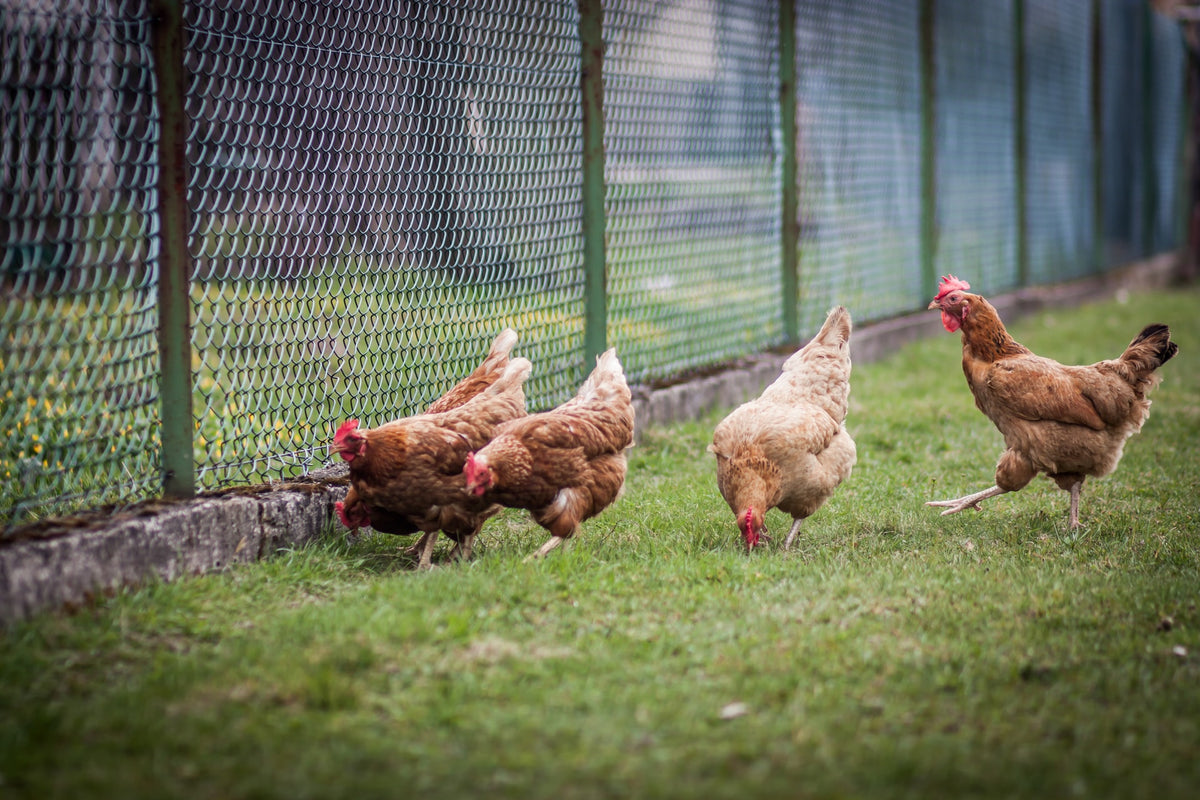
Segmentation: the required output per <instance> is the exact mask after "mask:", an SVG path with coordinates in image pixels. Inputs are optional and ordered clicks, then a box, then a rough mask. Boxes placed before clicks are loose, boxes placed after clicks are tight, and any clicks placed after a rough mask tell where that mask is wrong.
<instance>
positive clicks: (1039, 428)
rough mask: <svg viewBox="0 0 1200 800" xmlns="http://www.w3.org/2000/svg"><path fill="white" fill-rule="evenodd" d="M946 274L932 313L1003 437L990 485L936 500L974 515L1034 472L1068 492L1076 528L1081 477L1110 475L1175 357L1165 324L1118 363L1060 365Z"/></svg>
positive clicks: (1147, 332)
mask: <svg viewBox="0 0 1200 800" xmlns="http://www.w3.org/2000/svg"><path fill="white" fill-rule="evenodd" d="M970 288H971V287H970V285H969V284H968V283H967V282H966V281H963V280H959V279H958V278H956V277H954V276H953V275H947V276H946V277H944V278H942V282H941V286H940V287H939V290H938V293H937V296H936V297H935V298H934V299H933V302H931V303H930V304H929V308H930V309H937V310H939V311H941V313H942V325H943V326H944V327H945V328H946V330H947V331H950V332H951V333H954V332H955V331H957V330H960V329H961V330H962V343H963V361H962V365H963V372H964V373H965V374H966V376H967V385H968V386H969V387H970V388H971V393H972V394H973V395H974V396H975V405H976V406H977V407H978V408H979V410H980V411H982V412H983V413H984V414H986V415H987V417H988V418H989V419H990V420H991V421H992V422H993V423H994V424H995V425H996V427H997V428H998V429H999V430H1000V433H1002V434H1003V435H1004V443H1005V446H1006V447H1007V449H1006V450H1005V451H1004V453H1003V454H1002V455H1001V456H1000V462H999V463H998V464H997V465H996V485H995V486H993V487H992V488H990V489H984V490H983V491H981V492H976V493H974V494H969V495H966V496H965V497H960V498H958V499H956V500H935V501H932V502H930V503H928V505H931V506H938V507H943V508H945V509H946V510H945V511H943V512H942V515H943V516H944V515H946V514H954V513H957V512H959V511H962V510H964V509H967V508H973V509H975V510H977V511H978V510H980V506H979V503H980V501H982V500H986V499H987V498H989V497H995V496H996V495H999V494H1004V493H1005V492H1015V491H1017V490H1019V489H1022V488H1024V487H1025V486H1026V485H1027V484H1028V483H1029V482H1030V481H1031V480H1033V477H1034V476H1035V475H1037V474H1038V473H1039V472H1044V473H1046V475H1047V476H1048V477H1049V478H1050V479H1051V480H1053V481H1054V482H1055V483H1056V484H1058V486H1059V488H1060V489H1064V490H1066V491H1068V492H1070V494H1071V510H1070V526H1071V528H1078V527H1079V495H1080V492H1081V490H1082V488H1083V482H1084V479H1085V478H1086V477H1087V476H1088V475H1092V476H1094V477H1097V478H1100V477H1103V476H1105V475H1108V474H1109V473H1111V472H1112V471H1113V470H1114V469H1116V467H1117V463H1118V462H1119V461H1120V460H1121V453H1122V451H1123V450H1124V448H1125V442H1126V440H1128V439H1129V437H1130V436H1132V435H1133V434H1135V433H1137V432H1138V431H1139V430H1141V428H1142V424H1143V423H1144V422H1145V421H1146V418H1147V417H1148V416H1149V414H1150V401H1149V400H1147V399H1146V393H1147V392H1148V391H1150V389H1152V388H1153V387H1154V386H1156V385H1157V384H1158V382H1159V380H1161V378H1160V376H1159V375H1157V374H1156V373H1155V370H1157V369H1158V368H1159V367H1160V366H1162V365H1163V364H1165V363H1166V362H1167V361H1169V360H1170V359H1171V357H1172V356H1174V355H1175V353H1176V352H1178V349H1179V348H1178V347H1177V346H1176V344H1175V343H1174V342H1172V341H1171V331H1170V329H1169V328H1168V327H1167V326H1166V325H1160V324H1155V325H1148V326H1146V327H1145V328H1143V329H1142V332H1141V333H1139V334H1138V335H1137V336H1136V337H1134V339H1133V341H1132V342H1130V343H1129V346H1128V347H1127V348H1125V352H1124V353H1122V354H1121V356H1120V357H1119V358H1115V359H1112V360H1109V361H1100V362H1097V363H1095V364H1091V365H1089V366H1064V365H1063V364H1059V363H1058V362H1057V361H1053V360H1051V359H1049V358H1043V357H1042V356H1038V355H1034V354H1033V353H1032V352H1031V351H1030V350H1029V349H1028V348H1026V347H1024V346H1023V345H1021V344H1018V343H1017V342H1016V341H1015V340H1014V339H1013V338H1012V337H1011V336H1009V335H1008V331H1007V330H1005V328H1004V323H1002V322H1001V321H1000V316H999V314H997V313H996V309H995V308H994V307H993V306H992V304H991V303H989V302H988V301H987V300H985V299H984V298H983V297H981V296H979V295H977V294H971V293H969V292H968V291H967V290H968V289H970Z"/></svg>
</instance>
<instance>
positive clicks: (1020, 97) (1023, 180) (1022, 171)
mask: <svg viewBox="0 0 1200 800" xmlns="http://www.w3.org/2000/svg"><path fill="white" fill-rule="evenodd" d="M1012 34H1013V61H1014V64H1013V67H1014V69H1013V73H1014V74H1013V83H1014V84H1015V89H1016V102H1015V103H1014V104H1013V105H1014V108H1013V135H1014V136H1015V141H1016V144H1015V147H1014V150H1015V151H1016V152H1015V153H1014V159H1015V161H1016V163H1015V164H1014V169H1016V175H1015V176H1014V177H1015V182H1016V212H1017V231H1016V235H1017V285H1018V286H1028V285H1029V218H1028V204H1027V202H1026V198H1025V188H1026V186H1027V175H1028V173H1027V169H1028V167H1029V132H1028V130H1027V129H1028V125H1026V115H1027V112H1028V107H1029V95H1028V93H1027V92H1026V90H1025V0H1014V2H1013V32H1012Z"/></svg>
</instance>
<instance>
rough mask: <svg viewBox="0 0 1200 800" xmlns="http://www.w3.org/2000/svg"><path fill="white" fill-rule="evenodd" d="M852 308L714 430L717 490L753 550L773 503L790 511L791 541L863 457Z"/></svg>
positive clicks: (834, 317)
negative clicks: (852, 411)
mask: <svg viewBox="0 0 1200 800" xmlns="http://www.w3.org/2000/svg"><path fill="white" fill-rule="evenodd" d="M850 330H851V321H850V312H848V311H847V310H846V309H845V308H843V307H841V306H838V307H837V308H834V309H833V310H831V311H830V312H829V315H828V316H827V317H826V319H825V324H824V325H823V326H822V327H821V330H820V332H819V333H818V334H817V335H816V336H815V337H813V339H812V340H811V341H810V342H809V343H808V344H806V345H805V346H804V347H803V348H801V349H800V350H799V351H797V352H796V353H795V354H793V355H792V356H791V357H790V358H788V360H787V361H786V362H784V365H783V373H782V374H781V375H780V376H779V377H778V378H777V379H776V380H775V382H774V383H772V384H771V385H770V386H768V387H767V388H766V390H764V391H763V393H762V395H761V396H759V397H758V398H757V399H756V400H751V401H750V402H748V403H744V404H743V405H741V406H739V407H738V408H737V409H735V410H734V411H733V412H732V413H731V414H730V415H729V416H727V417H726V418H725V419H724V420H722V421H721V423H720V424H719V425H718V426H717V428H716V430H715V431H714V432H713V443H712V445H710V446H709V448H708V449H709V451H710V452H712V453H713V454H714V455H715V456H716V458H717V488H718V489H719V490H720V492H721V496H722V497H724V498H725V502H727V503H728V504H729V507H730V508H731V509H732V510H733V513H734V515H735V516H736V517H737V523H738V528H739V529H740V530H741V532H742V537H743V539H744V540H745V542H746V547H747V549H753V548H754V547H755V546H756V545H757V544H758V543H759V539H760V537H762V536H763V535H764V534H765V533H766V525H765V523H764V521H763V518H764V516H765V515H766V512H767V511H768V510H770V509H772V508H779V509H780V510H781V511H783V512H785V513H787V514H790V515H791V516H792V519H793V524H792V529H791V531H790V532H789V534H788V538H787V541H786V542H785V547H788V546H790V545H791V542H792V540H793V539H794V538H795V536H796V533H797V532H798V531H799V529H800V523H801V522H802V521H803V520H804V519H805V518H806V517H808V516H809V515H811V514H812V513H813V512H815V511H816V510H817V509H818V508H820V507H821V506H822V505H823V504H824V503H825V501H826V500H828V499H829V497H830V496H831V495H832V494H833V492H834V490H835V489H836V488H837V487H838V485H839V484H840V483H841V482H842V481H844V480H845V479H846V478H847V477H848V476H849V475H850V471H851V469H852V468H853V467H854V463H855V460H856V457H857V453H856V450H855V447H854V440H853V439H852V438H851V437H850V434H849V433H848V432H847V431H846V426H845V421H846V411H847V408H848V405H849V398H850Z"/></svg>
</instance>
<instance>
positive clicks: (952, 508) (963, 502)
mask: <svg viewBox="0 0 1200 800" xmlns="http://www.w3.org/2000/svg"><path fill="white" fill-rule="evenodd" d="M1006 491H1008V490H1007V489H1001V488H1000V487H999V486H993V487H992V488H990V489H984V490H983V491H982V492H976V493H975V494H969V495H967V496H966V497H960V498H958V499H957V500H930V501H929V502H928V503H926V504H925V505H927V506H939V507H941V508H945V509H946V510H945V511H943V512H942V516H943V517H944V516H946V515H947V514H957V513H958V512H959V511H965V510H967V509H968V508H973V509H975V510H976V511H982V510H983V509H982V508H981V507H980V506H979V503H980V501H982V500H987V499H988V498H989V497H995V496H996V495H998V494H1004V493H1005V492H1006Z"/></svg>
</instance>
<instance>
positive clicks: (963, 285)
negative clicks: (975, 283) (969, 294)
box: [933, 275, 971, 300]
mask: <svg viewBox="0 0 1200 800" xmlns="http://www.w3.org/2000/svg"><path fill="white" fill-rule="evenodd" d="M970 288H971V284H969V283H967V282H966V281H964V280H963V279H962V278H956V277H954V276H953V275H944V276H942V283H941V285H939V286H938V293H937V295H936V296H935V297H934V298H933V299H934V300H941V299H942V298H943V297H945V296H946V295H948V294H950V293H951V292H957V291H959V290H960V289H961V290H962V291H964V292H965V291H967V290H968V289H970Z"/></svg>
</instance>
